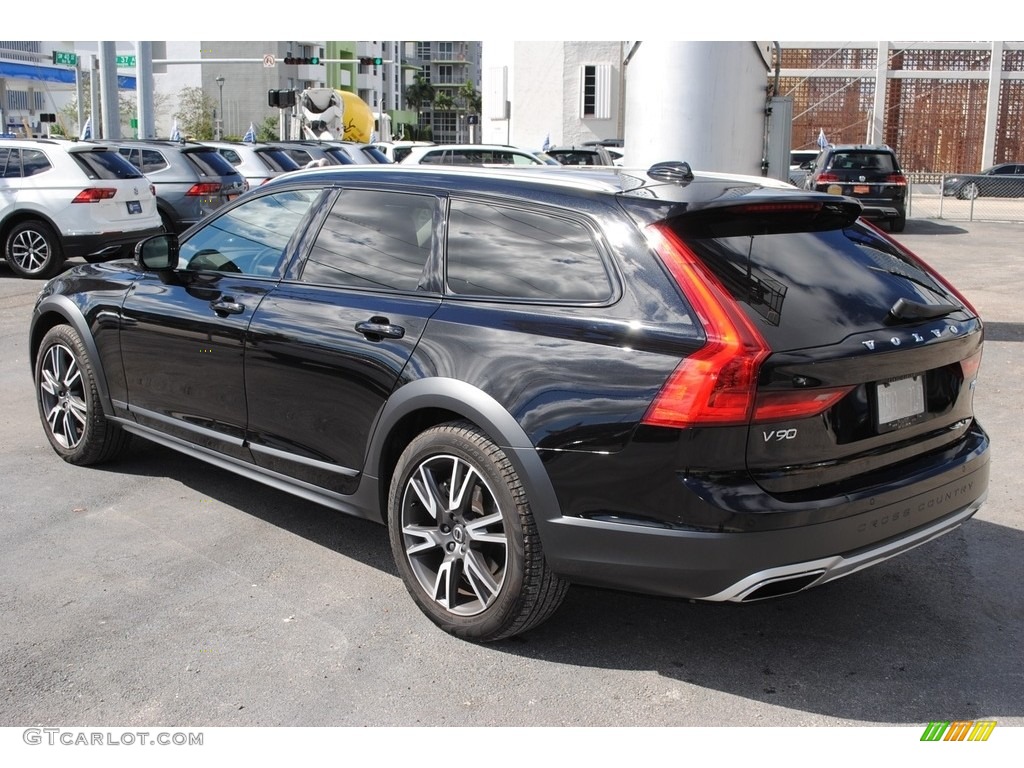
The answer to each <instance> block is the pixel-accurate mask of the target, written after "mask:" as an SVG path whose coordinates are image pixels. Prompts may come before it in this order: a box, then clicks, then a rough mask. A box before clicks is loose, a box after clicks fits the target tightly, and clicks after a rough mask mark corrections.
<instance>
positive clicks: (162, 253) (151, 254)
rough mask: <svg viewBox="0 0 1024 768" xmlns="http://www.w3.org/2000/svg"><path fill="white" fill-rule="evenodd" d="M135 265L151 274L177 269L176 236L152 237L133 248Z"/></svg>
mask: <svg viewBox="0 0 1024 768" xmlns="http://www.w3.org/2000/svg"><path fill="white" fill-rule="evenodd" d="M135 263H136V264H138V265H139V266H140V267H141V268H142V269H144V270H147V271H151V272H164V271H167V270H171V269H177V268H178V236H177V235H171V234H166V233H165V234H162V235H153V237H147V238H146V239H145V240H142V241H140V242H139V243H138V244H137V245H136V246H135Z"/></svg>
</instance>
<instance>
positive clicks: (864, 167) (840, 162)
mask: <svg viewBox="0 0 1024 768" xmlns="http://www.w3.org/2000/svg"><path fill="white" fill-rule="evenodd" d="M828 168H830V169H832V170H834V171H871V172H874V173H893V172H894V171H896V170H897V167H896V159H895V158H894V157H893V156H892V155H891V154H889V153H888V152H862V151H857V150H853V151H850V152H836V153H835V154H833V155H832V157H831V159H830V160H829V164H828Z"/></svg>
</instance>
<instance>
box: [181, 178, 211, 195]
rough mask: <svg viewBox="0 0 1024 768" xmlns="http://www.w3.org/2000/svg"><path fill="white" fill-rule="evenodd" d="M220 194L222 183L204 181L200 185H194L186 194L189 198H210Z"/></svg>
mask: <svg viewBox="0 0 1024 768" xmlns="http://www.w3.org/2000/svg"><path fill="white" fill-rule="evenodd" d="M218 192H220V182H217V181H203V182H200V183H199V184H193V185H192V188H191V189H190V190H189V191H188V192H186V193H185V194H186V195H188V196H189V197H208V196H210V195H216V194H217V193H218Z"/></svg>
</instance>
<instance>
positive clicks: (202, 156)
mask: <svg viewBox="0 0 1024 768" xmlns="http://www.w3.org/2000/svg"><path fill="white" fill-rule="evenodd" d="M184 155H185V157H187V158H188V159H189V162H191V163H192V164H193V165H194V166H195V167H196V169H197V170H198V171H199V173H200V174H201V175H203V176H234V175H235V174H236V173H238V171H237V170H235V167H234V166H233V165H231V163H229V162H228V161H227V159H226V158H225V157H224V156H223V155H222V154H220V153H219V152H218V151H217V150H216V149H213V148H212V147H211V148H210V149H193V150H189V151H188V152H185V153H184Z"/></svg>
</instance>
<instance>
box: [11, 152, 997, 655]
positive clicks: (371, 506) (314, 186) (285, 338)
mask: <svg viewBox="0 0 1024 768" xmlns="http://www.w3.org/2000/svg"><path fill="white" fill-rule="evenodd" d="M861 210H862V209H861V204H860V203H859V202H858V201H857V200H854V199H852V198H847V197H842V196H837V195H829V194H822V193H818V192H814V191H809V190H807V191H804V190H797V189H795V188H793V187H792V186H790V185H787V184H784V183H783V182H774V181H771V180H767V179H761V178H747V177H731V176H721V175H702V174H695V173H693V172H692V171H691V170H690V168H689V166H688V165H687V164H685V163H677V162H672V163H662V164H657V165H655V166H653V167H651V168H650V169H647V170H643V171H641V170H635V169H623V168H616V167H599V166H593V167H585V168H578V169H569V168H550V169H544V168H542V169H536V170H530V169H520V170H515V169H507V170H501V169H473V168H451V169H448V168H430V167H417V166H405V165H401V166H393V165H392V166H342V167H336V168H329V169H311V170H307V171H296V172H292V173H289V174H285V175H282V176H280V177H278V178H277V179H275V180H273V181H271V182H269V183H268V184H266V185H264V186H263V187H261V188H259V189H258V190H254V191H250V192H249V193H247V194H246V195H244V196H243V197H242V198H240V199H239V200H237V201H234V202H233V203H230V204H228V205H227V206H225V207H223V208H222V209H221V210H219V211H217V212H216V213H215V214H214V215H212V216H211V217H210V218H209V219H208V220H207V221H205V222H204V223H203V224H202V225H201V226H199V227H197V228H195V229H193V230H192V231H190V232H189V233H188V234H187V235H186V236H184V237H181V238H179V237H178V236H176V235H173V234H163V235H158V236H156V237H153V238H150V239H147V240H145V241H143V242H142V243H140V244H139V246H138V247H137V250H136V258H135V261H134V262H131V261H121V262H111V263H106V264H95V265H83V266H81V267H77V268H75V269H72V270H71V271H69V272H66V273H65V274H63V275H62V276H60V277H58V278H56V279H54V280H52V281H51V282H49V283H48V284H47V285H46V287H45V288H44V290H43V291H42V293H41V295H40V296H39V298H38V301H37V303H36V305H35V309H34V314H33V318H32V324H31V331H30V350H31V354H30V358H31V365H32V371H33V374H34V380H35V386H36V392H37V396H38V402H39V411H40V416H41V419H42V425H43V427H44V429H45V432H46V435H47V437H48V438H49V440H50V442H51V443H52V445H53V448H54V450H55V451H56V452H57V453H58V454H59V455H60V456H61V457H62V458H63V459H64V460H66V461H69V462H72V463H75V464H94V463H98V462H101V461H106V460H110V459H112V458H114V457H115V456H116V455H117V454H118V453H119V452H121V451H122V450H123V449H124V448H125V446H126V443H127V440H128V438H129V437H130V436H132V435H138V436H142V437H144V438H147V439H149V440H153V441H156V442H157V443H160V444H163V445H165V446H170V447H171V448H175V449H178V450H180V451H184V452H185V453H187V454H189V455H192V456H195V457H198V458H200V459H204V460H207V461H209V462H212V463H214V464H216V465H217V466H220V467H224V468H227V469H231V470H233V471H235V472H238V473H239V474H241V475H242V476H243V477H245V478H248V479H250V480H257V481H260V482H263V483H268V484H270V485H272V486H274V487H277V488H280V489H284V490H286V491H289V492H292V493H295V494H298V495H300V496H302V497H304V498H307V499H312V500H315V501H317V502H320V503H322V504H326V505H328V506H330V507H333V508H335V509H338V510H340V511H342V512H345V513H349V514H352V515H358V516H360V517H364V518H369V519H372V520H376V521H379V522H381V523H383V524H385V525H386V526H387V529H388V532H389V535H390V542H391V547H392V550H393V554H394V558H395V561H396V563H397V568H398V572H399V573H400V574H401V577H402V579H403V580H404V582H405V585H406V587H407V588H408V591H409V593H410V594H411V595H412V597H413V598H414V600H415V601H416V603H418V605H419V606H420V608H421V609H422V610H423V612H424V613H425V614H426V615H427V616H428V617H429V618H430V619H432V620H433V621H434V622H435V623H436V624H438V625H439V626H440V627H442V628H443V629H444V630H446V631H448V632H450V633H453V634H455V635H457V636H460V637H464V638H467V639H472V640H476V641H487V640H496V639H499V638H504V637H509V636H511V635H514V634H516V633H520V632H523V631H526V630H528V629H530V628H532V627H535V626H537V625H538V624H539V623H540V622H542V621H543V620H545V619H546V618H548V617H549V616H550V615H551V614H552V613H553V612H554V611H555V609H556V608H557V607H558V605H559V603H560V601H561V600H562V598H563V596H564V594H565V592H566V589H567V587H568V585H569V584H571V583H580V584H589V585H596V586H604V587H614V588H620V589H627V590H633V591H639V592H644V593H652V594H658V595H668V596H677V597H684V598H692V599H697V600H707V601H734V602H744V601H750V600H757V599H760V598H765V597H771V596H777V595H784V594H790V593H794V592H797V591H800V590H803V589H805V588H808V587H811V586H815V585H819V584H822V583H824V582H827V581H830V580H832V579H835V578H837V577H840V576H845V575H847V574H850V573H852V572H853V571H856V570H859V569H861V568H863V567H865V566H869V565H871V564H873V563H876V562H878V561H881V560H884V559H886V558H888V557H891V556H893V555H897V554H899V553H901V552H903V551H906V550H908V549H910V548H912V547H915V546H917V545H919V544H922V543H924V542H926V541H929V540H930V539H933V538H935V537H937V536H939V535H940V534H943V533H945V532H947V531H950V530H952V529H954V528H956V527H957V526H959V525H960V524H961V523H963V522H964V521H965V520H967V519H968V518H970V517H971V516H972V515H973V514H974V513H975V512H976V511H977V509H978V508H979V506H980V505H981V503H982V501H983V500H984V498H985V495H986V491H987V486H988V472H989V441H988V438H987V436H986V434H985V432H984V431H983V430H982V428H981V426H980V425H979V424H978V422H977V421H976V420H975V418H974V413H973V403H972V398H973V392H974V387H975V381H976V378H977V376H978V369H979V365H980V361H981V356H982V336H983V330H982V321H981V319H980V318H979V317H978V314H977V313H976V312H975V310H974V309H973V308H972V307H971V305H970V304H969V303H968V302H967V301H966V300H965V299H964V298H963V297H962V296H961V295H960V294H959V293H958V292H957V291H956V290H955V289H954V288H953V287H952V286H951V285H949V284H948V283H947V282H946V281H945V280H944V279H943V278H942V277H940V276H939V275H937V274H936V273H935V272H933V271H932V270H931V269H930V268H929V267H928V266H927V265H925V264H924V263H923V262H922V261H920V260H919V259H918V258H916V257H915V256H914V255H912V254H911V253H909V252H908V251H907V250H906V249H905V248H904V247H902V246H901V245H900V244H898V243H897V242H895V241H893V240H892V239H890V238H889V237H888V236H887V235H885V234H883V233H882V232H880V231H879V230H878V229H876V228H875V227H874V226H872V225H870V224H868V223H865V222H864V221H862V220H861V219H860V213H861Z"/></svg>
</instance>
